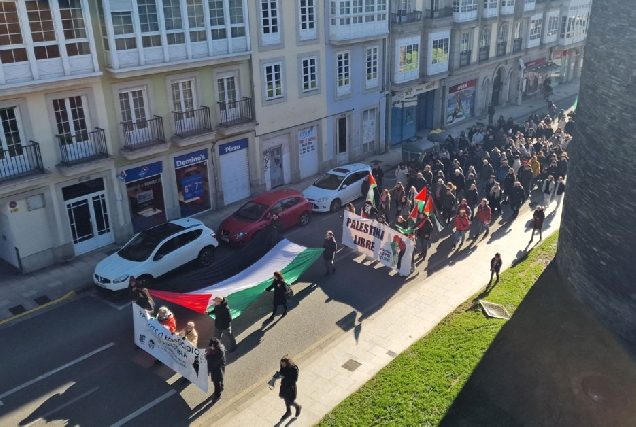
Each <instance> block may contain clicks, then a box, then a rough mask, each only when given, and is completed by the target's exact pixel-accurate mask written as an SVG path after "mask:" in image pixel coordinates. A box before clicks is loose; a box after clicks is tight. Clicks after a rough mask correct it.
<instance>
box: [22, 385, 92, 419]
mask: <svg viewBox="0 0 636 427" xmlns="http://www.w3.org/2000/svg"><path fill="white" fill-rule="evenodd" d="M98 388H99V387H95V388H92V389H90V390H88V391H87V392H86V393H82V394H80V395H79V396H77V397H76V398H75V399H71V400H69V401H68V402H66V403H65V404H63V405H60V406H58V407H57V408H55V409H53V410H52V411H49V412H47V413H46V414H44V415H42V416H41V417H40V418H38V419H37V420H35V421H33V422H30V423H29V424H26V425H25V426H24V427H29V426H30V425H33V424H35V423H38V422H40V421H45V420H46V418H47V417H49V416H51V415H53V414H54V413H56V412H57V411H61V410H62V409H64V408H66V407H67V406H69V405H72V404H73V403H75V402H77V401H78V400H80V399H83V398H85V397H86V396H88V395H89V394H91V393H93V392H95V391H97V389H98Z"/></svg>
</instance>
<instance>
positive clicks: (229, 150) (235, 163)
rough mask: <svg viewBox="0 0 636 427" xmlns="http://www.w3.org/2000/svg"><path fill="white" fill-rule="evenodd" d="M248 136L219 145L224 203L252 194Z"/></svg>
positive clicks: (227, 203)
mask: <svg viewBox="0 0 636 427" xmlns="http://www.w3.org/2000/svg"><path fill="white" fill-rule="evenodd" d="M247 142H248V141H247V138H243V139H240V140H238V141H232V142H227V143H225V144H220V145H219V168H220V171H221V183H222V185H223V203H224V204H225V205H226V206H227V205H229V204H230V203H233V202H236V201H238V200H241V199H245V198H247V197H249V196H250V176H249V162H248V153H247V146H248V143H247Z"/></svg>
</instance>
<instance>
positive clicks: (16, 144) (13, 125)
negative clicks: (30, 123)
mask: <svg viewBox="0 0 636 427" xmlns="http://www.w3.org/2000/svg"><path fill="white" fill-rule="evenodd" d="M0 121H1V122H2V130H1V131H0V160H4V159H6V158H7V157H15V156H21V155H22V153H23V150H22V137H21V136H20V127H21V126H20V116H19V113H18V107H11V108H1V109H0Z"/></svg>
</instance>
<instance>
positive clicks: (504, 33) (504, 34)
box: [497, 23, 508, 44]
mask: <svg viewBox="0 0 636 427" xmlns="http://www.w3.org/2000/svg"><path fill="white" fill-rule="evenodd" d="M507 41H508V24H505V23H504V24H501V27H499V33H498V34H497V44H501V43H506V42H507Z"/></svg>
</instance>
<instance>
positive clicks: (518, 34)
mask: <svg viewBox="0 0 636 427" xmlns="http://www.w3.org/2000/svg"><path fill="white" fill-rule="evenodd" d="M522 33H523V23H522V22H517V23H516V24H515V33H514V34H513V37H514V38H515V39H520V38H521V34H522Z"/></svg>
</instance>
